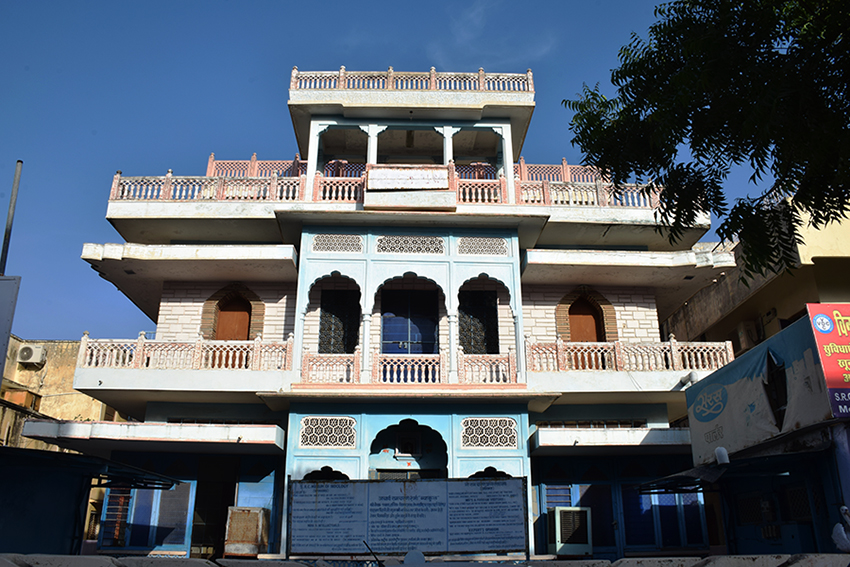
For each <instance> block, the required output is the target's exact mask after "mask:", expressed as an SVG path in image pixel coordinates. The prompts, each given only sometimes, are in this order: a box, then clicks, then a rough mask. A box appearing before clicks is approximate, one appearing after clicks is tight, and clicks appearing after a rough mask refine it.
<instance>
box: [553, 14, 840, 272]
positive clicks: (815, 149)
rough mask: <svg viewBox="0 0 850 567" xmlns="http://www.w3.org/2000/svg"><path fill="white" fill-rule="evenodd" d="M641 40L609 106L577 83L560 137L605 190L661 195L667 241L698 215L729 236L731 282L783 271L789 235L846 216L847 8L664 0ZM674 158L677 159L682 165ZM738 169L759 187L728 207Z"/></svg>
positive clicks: (616, 75) (793, 241)
mask: <svg viewBox="0 0 850 567" xmlns="http://www.w3.org/2000/svg"><path fill="white" fill-rule="evenodd" d="M655 14H656V17H657V18H658V21H657V22H656V23H655V24H653V25H652V26H651V27H650V29H649V35H648V39H646V40H643V39H641V38H639V37H638V36H636V35H633V36H632V38H631V41H630V42H629V43H628V45H626V46H624V47H622V48H621V49H620V67H619V68H617V69H614V70H613V71H612V75H611V79H612V82H613V84H614V86H616V87H617V96H616V97H614V98H612V99H608V98H606V97H605V96H603V95H602V94H601V93H600V92H599V89H598V86H597V87H595V88H592V89H591V88H589V87H587V86H586V85H585V86H584V89H583V92H581V93H580V94H579V98H578V99H577V100H565V101H564V105H565V106H567V107H568V108H569V109H571V110H573V111H575V116H574V118H573V120H572V122H571V124H570V130H571V131H572V132H573V134H574V137H573V139H572V142H573V143H574V144H577V145H578V146H579V147H581V149H582V150H583V151H584V152H585V163H586V164H588V165H593V166H596V167H598V168H599V169H600V170H601V171H602V172H603V173H604V174H605V175H606V176H608V177H609V178H610V179H611V180H612V181H613V183H614V184H615V186H616V187H618V188H619V187H620V186H622V185H623V184H625V183H626V182H627V181H628V180H629V179H631V178H632V176H634V177H636V178H637V181H638V182H640V183H647V184H648V186H649V187H648V189H653V188H655V187H663V188H664V191H663V192H662V198H661V207H660V210H659V214H658V217H659V221H660V222H661V223H662V224H663V225H667V226H669V227H670V237H671V239H673V240H676V239H678V238H679V237H680V236H681V235H682V231H683V230H684V228H685V227H687V226H689V225H691V224H693V222H694V220H695V219H696V217H697V215H699V214H700V213H702V212H711V213H714V214H715V215H717V216H718V217H721V218H722V223H721V225H720V227H719V228H718V234H719V235H720V236H721V238H724V239H733V238H735V237H737V238H739V239H740V240H741V244H742V247H743V252H744V262H745V265H744V275H745V277H751V276H752V275H754V274H764V273H765V272H767V271H776V270H782V269H789V268H791V267H793V266H794V265H795V264H796V262H797V259H796V245H797V244H798V243H799V242H800V236H799V229H800V228H801V227H802V226H803V223H804V222H809V223H811V224H812V225H813V226H815V227H822V226H824V225H825V224H827V223H830V222H833V221H837V220H841V219H843V218H845V217H846V215H847V213H848V210H850V188H848V177H850V167H848V162H850V92H848V90H850V88H848V83H850V41H848V37H847V33H848V30H850V8H848V6H847V4H846V2H845V1H844V0H747V1H746V2H741V1H740V0H677V1H674V2H671V3H669V4H663V5H661V6H659V7H658V8H656V11H655ZM683 156H685V157H683ZM742 164H748V165H749V166H751V167H752V170H753V176H752V179H753V180H755V181H760V180H763V179H764V178H770V179H771V180H772V181H771V182H770V183H769V186H767V187H766V188H764V190H763V192H762V193H761V194H759V195H757V196H754V197H749V196H748V197H746V198H743V199H738V200H737V201H736V202H735V203H734V204H733V206H732V208H731V209H729V207H728V204H727V201H726V198H725V196H724V191H723V183H724V181H725V179H726V177H727V176H728V174H729V171H730V169H731V168H732V167H735V166H738V165H742Z"/></svg>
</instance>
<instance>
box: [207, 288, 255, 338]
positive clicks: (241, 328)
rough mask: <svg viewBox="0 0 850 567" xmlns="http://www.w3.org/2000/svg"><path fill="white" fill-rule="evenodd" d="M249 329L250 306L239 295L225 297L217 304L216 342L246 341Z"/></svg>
mask: <svg viewBox="0 0 850 567" xmlns="http://www.w3.org/2000/svg"><path fill="white" fill-rule="evenodd" d="M250 328H251V304H250V303H249V302H248V300H246V299H245V298H244V297H242V296H240V295H231V296H230V297H225V298H224V299H222V300H221V301H220V302H219V304H218V320H217V321H216V328H215V338H216V340H218V341H247V340H248V333H249V330H250Z"/></svg>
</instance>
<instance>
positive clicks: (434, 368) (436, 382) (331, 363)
mask: <svg viewBox="0 0 850 567" xmlns="http://www.w3.org/2000/svg"><path fill="white" fill-rule="evenodd" d="M458 351H459V352H458V365H457V366H458V381H457V383H458V384H461V385H476V384H478V385H489V386H494V385H495V386H498V385H505V384H516V383H517V373H516V355H515V354H514V352H513V351H511V352H509V353H508V354H505V355H499V354H463V351H462V349H458ZM361 360H362V354H361V350H360V347H357V348H356V349H355V351H354V353H353V354H317V353H310V352H307V353H304V358H303V363H302V365H301V381H302V383H303V384H307V385H317V384H326V385H342V386H345V385H349V384H362V383H364V381H363V380H362V376H363V375H362V374H361V372H360V368H361ZM371 362H372V369H371V372H370V373H369V375H368V376H369V383H371V384H383V385H387V386H390V387H400V388H404V387H407V386H411V387H417V386H420V387H421V386H424V387H434V386H436V387H441V386H445V385H446V384H448V383H449V382H450V381H449V372H448V353H447V351H445V350H443V351H441V352H440V354H432V355H429V354H420V355H395V354H393V355H390V354H381V353H380V351H379V350H378V349H374V350H373V351H372V356H371Z"/></svg>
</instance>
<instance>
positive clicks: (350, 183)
mask: <svg viewBox="0 0 850 567" xmlns="http://www.w3.org/2000/svg"><path fill="white" fill-rule="evenodd" d="M384 167H396V166H391V165H386V166H384V165H373V164H362V163H360V164H358V163H348V162H344V161H334V162H330V163H329V164H327V165H326V167H325V169H324V172H323V173H317V174H316V177H315V179H314V180H313V182H312V183H310V184H308V183H307V179H306V176H305V174H304V172H305V171H306V164H305V162H302V161H300V159H298V157H297V156H296V159H294V160H273V161H260V160H257V159H256V156H255V157H254V158H253V159H251V160H246V161H237V160H226V161H222V160H219V161H216V160H215V157H214V156H211V157H210V161H209V164H208V167H207V175H206V176H204V177H199V176H192V177H189V176H175V175H173V174H172V172H171V171H170V170H169V172H168V173H167V174H166V175H164V176H160V177H151V176H144V177H122V175H121V172H118V173H116V174H115V176H114V178H113V182H112V188H111V191H110V195H109V199H110V201H171V202H175V201H176V202H211V201H213V202H264V203H268V202H310V201H312V202H324V203H362V202H363V193H364V188H365V187H366V178H367V175H368V172H369V171H370V170H373V169H375V170H379V169H381V168H384ZM429 167H432V168H433V167H440V168H444V169H447V170H448V176H449V189H450V191H452V192H453V193H454V194H455V195H456V197H457V203H458V204H468V205H506V204H518V205H532V206H537V207H552V206H560V207H617V208H637V209H653V208H655V207H656V206H657V205H658V196H657V194H653V193H646V192H644V191H643V189H642V188H641V187H639V186H629V187H627V188H626V189H624V190H623V191H621V192H616V191H614V189H613V187H612V186H611V185H610V184H608V183H606V182H605V181H604V180H602V179H601V178H600V177H599V176H598V175H597V174H596V172H595V171H594V170H593V169H592V168H589V167H585V166H577V165H569V164H567V163H566V161H563V162H562V163H561V164H553V165H538V164H526V163H525V161H524V160H522V159H520V162H519V163H517V164H515V165H514V178H515V179H516V187H517V189H516V195H515V200H514V203H511V202H510V201H511V200H510V199H509V198H508V195H507V190H506V184H505V180H504V178H500V177H498V176H497V174H496V168H495V167H493V166H492V165H490V164H483V163H482V164H470V165H454V164H449V165H448V166H429ZM308 189H309V190H310V191H309V193H308ZM308 195H309V198H307V196H308Z"/></svg>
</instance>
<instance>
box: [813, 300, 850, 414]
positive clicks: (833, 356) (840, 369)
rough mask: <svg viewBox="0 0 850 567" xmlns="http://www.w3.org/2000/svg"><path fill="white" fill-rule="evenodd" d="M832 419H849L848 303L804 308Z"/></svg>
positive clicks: (849, 343) (849, 356)
mask: <svg viewBox="0 0 850 567" xmlns="http://www.w3.org/2000/svg"><path fill="white" fill-rule="evenodd" d="M806 309H807V310H808V312H809V319H810V320H811V322H812V329H814V335H815V342H816V343H817V346H818V355H819V356H820V362H821V366H822V367H823V375H824V379H825V380H826V387H827V388H828V389H829V402H830V404H831V405H832V414H833V415H834V416H835V417H839V418H841V417H843V418H847V417H850V304H848V303H810V304H808V305H806Z"/></svg>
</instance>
